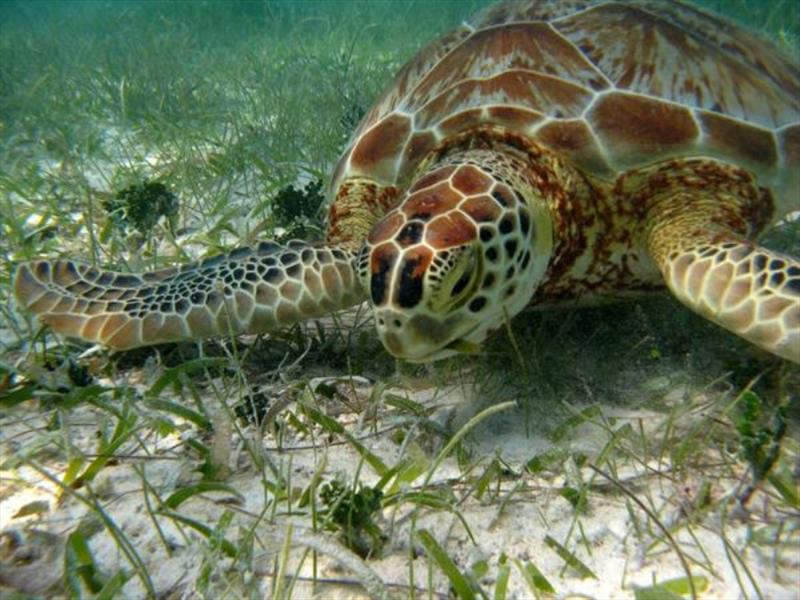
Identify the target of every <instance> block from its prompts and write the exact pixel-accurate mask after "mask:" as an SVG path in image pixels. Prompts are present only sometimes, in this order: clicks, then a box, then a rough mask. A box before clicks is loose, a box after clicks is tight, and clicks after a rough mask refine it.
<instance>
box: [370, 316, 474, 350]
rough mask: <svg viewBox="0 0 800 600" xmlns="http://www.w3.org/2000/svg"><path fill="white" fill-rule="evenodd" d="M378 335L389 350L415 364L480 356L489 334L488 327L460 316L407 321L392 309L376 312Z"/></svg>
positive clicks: (431, 317)
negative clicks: (454, 357)
mask: <svg viewBox="0 0 800 600" xmlns="http://www.w3.org/2000/svg"><path fill="white" fill-rule="evenodd" d="M376 318H377V320H378V323H379V324H378V335H379V336H380V339H381V342H382V343H383V345H384V347H385V348H386V350H387V351H388V352H389V353H390V354H391V355H392V356H395V357H396V358H400V359H403V360H405V361H408V362H411V363H426V362H433V361H437V360H442V359H444V358H449V357H451V356H455V355H457V354H461V353H464V352H476V351H477V350H478V349H479V344H480V342H482V341H483V340H484V339H485V337H486V335H487V334H488V331H487V330H488V327H487V326H486V323H481V322H478V323H474V322H470V320H468V319H464V318H460V317H457V316H452V317H445V318H444V319H439V318H437V317H434V316H429V315H425V314H416V315H413V316H411V317H410V318H409V317H406V316H404V315H402V314H400V313H396V312H394V311H391V309H386V310H379V311H376Z"/></svg>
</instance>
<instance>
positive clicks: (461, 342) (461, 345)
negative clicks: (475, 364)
mask: <svg viewBox="0 0 800 600" xmlns="http://www.w3.org/2000/svg"><path fill="white" fill-rule="evenodd" d="M479 327H480V325H479V324H478V325H475V326H474V327H471V328H470V329H468V330H467V331H465V332H463V333H461V334H460V335H458V336H457V337H455V338H453V339H452V340H450V341H449V342H447V343H446V344H444V345H442V346H439V347H438V348H436V349H434V350H431V351H430V352H427V353H425V354H421V355H416V356H407V355H406V356H399V358H402V359H403V360H405V361H407V362H410V363H428V362H434V361H437V360H442V359H445V358H450V357H452V356H456V355H458V354H477V353H478V352H480V350H481V347H480V345H479V344H477V343H476V342H471V341H469V339H468V338H469V337H470V336H472V334H473V333H475V331H477V329H478V328H479ZM393 354H394V353H393Z"/></svg>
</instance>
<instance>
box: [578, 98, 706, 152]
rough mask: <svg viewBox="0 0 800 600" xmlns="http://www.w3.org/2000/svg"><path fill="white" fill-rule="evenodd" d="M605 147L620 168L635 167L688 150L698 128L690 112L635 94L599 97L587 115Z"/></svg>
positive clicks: (677, 106) (683, 108) (695, 137)
mask: <svg viewBox="0 0 800 600" xmlns="http://www.w3.org/2000/svg"><path fill="white" fill-rule="evenodd" d="M587 117H588V121H589V123H590V124H591V125H592V128H593V130H594V131H595V132H596V133H597V135H598V137H599V138H600V139H601V140H602V142H603V145H604V146H605V148H606V149H607V150H608V151H609V152H610V153H611V154H612V155H613V158H614V159H616V161H617V162H618V163H620V164H623V165H631V166H633V165H636V164H638V163H640V162H641V157H642V156H644V155H648V159H649V160H654V159H656V158H658V157H659V156H666V155H669V154H670V153H673V152H674V151H675V150H676V149H679V148H688V147H690V146H691V144H693V142H694V141H695V140H696V139H697V136H698V133H699V129H698V127H697V123H696V122H695V120H694V118H693V117H692V113H691V112H690V111H689V109H687V108H685V107H683V106H679V105H676V104H669V103H666V102H661V101H659V100H653V99H651V98H647V97H645V96H639V95H636V94H626V93H622V92H613V93H610V94H608V95H605V96H603V97H601V98H600V99H599V100H598V101H597V102H596V103H595V104H594V106H593V107H592V109H591V111H589V114H588V115H587Z"/></svg>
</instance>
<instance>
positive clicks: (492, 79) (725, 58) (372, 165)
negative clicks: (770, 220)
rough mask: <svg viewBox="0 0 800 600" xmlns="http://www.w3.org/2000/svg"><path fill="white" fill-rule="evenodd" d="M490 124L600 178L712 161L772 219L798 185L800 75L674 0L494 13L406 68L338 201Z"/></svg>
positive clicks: (751, 37) (353, 155)
mask: <svg viewBox="0 0 800 600" xmlns="http://www.w3.org/2000/svg"><path fill="white" fill-rule="evenodd" d="M492 127H497V128H502V129H503V131H505V132H508V133H510V134H513V135H516V136H520V137H522V138H527V139H528V140H530V141H531V142H533V143H534V144H541V145H543V146H545V147H547V148H549V149H551V150H554V151H556V152H558V153H560V154H561V155H562V156H563V157H564V158H565V159H567V160H570V161H572V162H573V163H574V164H575V165H576V166H578V167H579V168H581V169H582V170H584V171H585V172H586V173H587V174H589V175H595V176H598V177H602V178H604V179H614V178H615V177H616V176H617V175H619V174H620V173H621V172H623V171H626V170H628V169H635V168H641V167H645V166H647V165H649V164H652V163H653V162H655V161H657V160H660V159H667V158H691V157H693V156H710V157H713V158H717V159H720V160H722V161H725V162H727V163H730V164H733V165H740V166H742V167H745V168H747V169H751V170H752V172H753V174H754V175H756V176H757V177H758V178H759V183H760V184H761V185H764V186H766V187H770V188H772V190H773V191H774V193H775V196H776V198H777V202H778V206H777V213H778V214H783V213H785V212H787V211H788V210H791V209H792V207H791V197H792V194H793V191H794V190H795V189H796V188H797V186H798V185H800V69H798V67H797V65H796V64H795V62H793V60H792V59H791V58H789V57H786V56H784V55H783V54H782V53H781V52H780V51H777V50H776V49H775V48H774V47H773V46H772V45H771V44H770V43H769V42H768V41H765V40H762V39H761V38H759V37H758V36H757V35H755V34H752V33H750V32H748V31H746V30H745V29H744V28H742V27H740V26H737V25H736V24H734V23H732V22H729V21H727V20H725V19H724V18H721V17H718V16H715V15H713V14H711V13H707V12H705V11H703V10H702V9H700V8H697V7H695V6H692V5H691V4H689V3H687V2H681V1H677V0H676V1H672V2H664V1H663V0H627V1H622V0H538V1H535V2H534V1H518V2H504V3H500V4H497V5H494V6H491V7H489V8H488V9H487V10H485V11H484V12H483V13H482V14H480V15H478V16H477V17H476V18H474V19H473V20H472V21H471V23H470V24H468V25H463V26H461V27H459V28H458V29H456V30H455V31H453V32H452V33H450V34H448V35H446V36H444V37H442V38H441V39H440V40H439V41H438V42H434V43H433V44H430V45H428V46H427V47H425V48H424V49H423V50H422V51H421V52H420V53H419V54H418V55H417V56H416V57H415V58H414V59H412V60H411V61H410V62H409V63H408V64H407V65H406V66H405V67H404V68H403V69H401V71H400V73H399V74H398V76H397V79H396V80H395V82H394V84H393V85H392V86H391V87H390V88H389V89H388V90H387V91H386V92H385V93H384V94H383V96H382V97H381V99H380V100H379V101H378V102H377V103H376V105H375V106H374V107H373V109H372V110H371V111H370V112H369V113H368V114H367V116H366V117H365V118H364V120H363V121H362V123H361V125H360V126H359V128H358V130H357V132H356V134H355V137H354V138H353V142H352V144H351V146H350V148H349V150H347V151H346V152H345V155H344V157H343V159H342V162H341V163H340V165H339V167H338V169H337V172H336V175H335V177H334V181H333V184H332V192H333V194H334V195H336V193H337V190H338V188H339V186H340V185H341V182H342V181H346V180H347V178H348V176H350V175H356V176H357V175H366V176H368V177H370V178H373V179H376V180H378V181H380V182H382V183H384V184H388V185H392V186H397V187H398V188H399V189H400V190H402V188H403V187H404V186H405V185H408V184H409V183H411V180H412V179H413V176H414V174H415V173H416V170H417V167H418V166H419V164H420V163H421V162H423V161H424V160H425V157H426V156H428V155H430V153H432V152H437V151H439V149H441V148H443V147H446V145H447V143H448V142H449V141H450V140H451V139H456V138H457V139H459V140H462V139H464V138H463V134H464V133H465V132H469V131H472V130H475V131H487V130H488V129H489V128H492ZM458 143H461V142H458ZM787 198H788V200H787Z"/></svg>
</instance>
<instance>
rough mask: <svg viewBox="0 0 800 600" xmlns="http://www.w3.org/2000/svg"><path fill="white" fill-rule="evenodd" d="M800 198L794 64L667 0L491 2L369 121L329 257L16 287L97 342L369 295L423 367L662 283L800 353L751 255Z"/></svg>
mask: <svg viewBox="0 0 800 600" xmlns="http://www.w3.org/2000/svg"><path fill="white" fill-rule="evenodd" d="M799 186H800V70H799V69H798V66H797V64H795V63H794V62H793V61H792V59H790V58H789V57H787V56H784V55H782V54H781V53H780V52H779V51H778V50H777V49H776V48H774V47H773V46H771V45H770V44H769V43H768V42H766V41H764V40H762V39H760V38H759V37H757V36H755V35H753V34H751V33H749V32H747V31H745V30H743V29H742V28H740V27H738V26H736V25H734V24H733V23H731V22H729V21H726V20H724V19H722V18H720V17H717V16H715V15H713V14H710V13H708V12H705V11H703V10H700V9H699V8H697V7H695V6H693V5H691V4H687V3H683V2H664V1H663V0H632V1H627V2H622V1H610V0H541V1H538V2H533V1H529V2H519V3H502V4H498V5H495V6H492V7H489V8H488V9H486V10H485V11H484V12H483V13H481V14H480V15H479V16H478V17H477V18H475V19H474V20H473V21H472V22H471V23H468V24H464V25H462V26H460V27H459V28H458V29H456V30H455V31H453V32H451V33H449V34H447V35H445V36H444V37H442V38H441V39H439V40H438V41H436V42H434V43H433V44H431V45H429V46H427V47H426V48H424V49H423V50H422V51H421V52H420V53H419V54H418V55H417V56H416V57H415V58H414V59H412V60H411V61H410V62H409V63H408V64H406V66H405V67H403V69H402V70H401V71H400V73H399V74H398V76H397V78H396V79H395V81H394V83H393V84H392V85H391V86H390V87H389V88H388V89H387V90H386V92H385V93H384V94H383V95H382V96H381V97H380V99H379V100H378V101H377V102H376V103H375V105H374V107H373V108H372V109H371V110H370V111H369V112H368V113H367V114H366V116H365V117H364V119H363V121H362V122H361V124H360V125H359V127H358V129H357V130H356V132H355V134H354V136H353V138H352V141H351V142H350V143H349V145H348V146H347V148H346V150H345V151H344V154H343V155H342V158H341V160H340V161H339V163H338V166H337V168H336V169H335V172H334V174H333V177H332V182H331V184H330V192H329V198H330V199H331V202H330V209H329V228H328V234H327V240H326V241H325V242H319V243H307V242H291V243H289V244H287V245H283V246H281V245H278V244H275V243H272V242H263V243H260V244H258V245H255V246H253V247H247V248H239V249H237V250H233V251H232V252H230V253H228V254H225V255H222V256H217V257H214V258H208V259H205V260H202V261H199V262H195V263H192V264H189V265H185V266H182V267H179V268H170V269H166V270H162V271H156V272H152V273H147V274H144V275H131V274H127V273H114V272H109V271H102V270H99V269H96V268H94V267H91V266H86V265H81V264H78V263H76V262H73V261H72V260H53V261H35V262H31V263H27V264H23V265H21V266H20V267H19V269H18V270H17V273H16V280H15V291H16V297H17V299H18V300H19V302H20V303H21V305H22V306H24V307H25V308H27V309H28V310H29V311H30V312H32V313H34V314H36V315H38V316H39V319H40V320H41V321H43V322H44V323H46V324H48V325H50V326H51V327H52V328H53V329H55V330H56V331H58V332H61V333H64V334H66V335H71V336H77V337H80V338H84V339H86V340H94V341H97V342H100V343H102V344H105V345H107V346H110V347H111V348H115V349H126V348H133V347H135V346H142V345H146V344H155V343H160V342H170V341H175V340H181V339H187V338H200V337H207V336H215V335H222V334H228V333H241V332H265V331H270V330H274V329H275V328H278V327H282V326H284V325H288V324H290V323H293V322H296V321H298V320H302V319H308V318H313V317H318V316H321V315H323V314H326V313H329V312H331V311H335V310H339V309H343V308H345V307H348V306H351V305H354V304H356V303H360V302H362V301H364V300H368V301H369V302H370V304H371V305H372V309H373V311H374V316H375V324H376V327H377V331H378V334H379V336H380V338H381V340H382V342H383V344H384V345H385V347H386V348H387V349H388V351H389V352H391V353H392V354H394V355H396V356H398V357H402V358H404V359H407V360H409V361H415V362H422V361H429V360H435V359H438V358H442V357H446V356H449V355H451V354H453V353H454V352H457V351H459V350H464V349H474V348H475V347H476V346H477V344H479V343H480V342H481V341H483V340H484V338H485V337H486V336H487V334H488V333H489V332H491V331H492V330H495V329H497V328H498V327H500V326H501V325H502V324H503V323H504V322H505V321H506V320H507V319H509V318H511V317H513V316H514V315H515V314H517V313H518V312H519V311H520V310H522V308H523V307H525V306H526V305H527V304H529V303H531V302H534V303H541V304H550V303H554V302H558V301H574V300H576V299H577V300H582V299H587V298H588V299H591V298H593V297H598V296H602V295H615V294H628V293H631V292H638V291H643V290H651V289H655V288H658V287H662V286H664V284H666V286H667V287H668V288H669V289H670V290H671V291H672V293H673V294H674V295H675V296H676V297H677V298H678V299H679V300H680V301H681V302H683V303H684V304H686V305H687V306H688V307H689V308H691V309H692V310H694V311H696V312H698V313H700V314H701V315H703V316H704V317H706V318H708V319H710V320H712V321H714V322H715V323H718V324H719V325H721V326H723V327H726V328H727V329H729V330H730V331H732V332H734V333H736V334H738V335H740V336H742V337H743V338H745V339H747V340H749V341H750V342H752V343H753V344H756V345H758V346H760V347H762V348H765V349H766V350H768V351H770V352H773V353H775V354H777V355H780V356H782V357H785V358H787V359H789V360H791V361H795V362H800V262H798V261H797V260H796V259H794V258H792V257H789V256H785V255H782V254H779V253H777V252H773V251H771V250H767V249H765V248H763V247H762V246H759V245H758V244H757V243H756V242H755V241H754V240H755V238H756V236H758V235H759V234H760V233H761V232H762V231H764V230H765V228H767V227H768V226H769V225H770V224H771V223H774V222H775V221H776V220H777V219H779V218H781V217H782V216H784V215H786V214H787V213H789V212H790V210H792V209H793V208H794V209H797V208H798V196H799V195H800V192H799V191H798V190H799V189H800V187H799Z"/></svg>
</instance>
